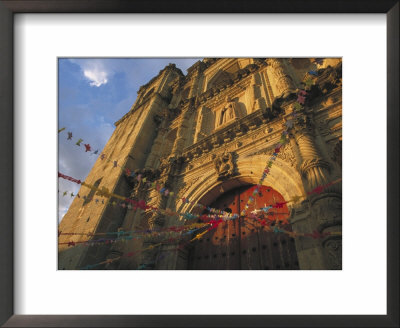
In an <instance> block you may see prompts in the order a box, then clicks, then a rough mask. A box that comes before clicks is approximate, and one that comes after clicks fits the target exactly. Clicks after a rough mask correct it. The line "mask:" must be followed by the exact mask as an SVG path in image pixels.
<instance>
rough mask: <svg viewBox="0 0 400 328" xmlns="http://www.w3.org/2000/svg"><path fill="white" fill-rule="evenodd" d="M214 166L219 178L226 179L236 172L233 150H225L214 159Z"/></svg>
mask: <svg viewBox="0 0 400 328" xmlns="http://www.w3.org/2000/svg"><path fill="white" fill-rule="evenodd" d="M214 167H215V170H216V171H217V174H218V180H225V179H228V178H229V177H231V176H233V175H234V174H235V168H236V167H235V161H234V153H233V152H228V153H226V152H224V153H223V154H222V155H220V156H217V157H216V158H215V159H214Z"/></svg>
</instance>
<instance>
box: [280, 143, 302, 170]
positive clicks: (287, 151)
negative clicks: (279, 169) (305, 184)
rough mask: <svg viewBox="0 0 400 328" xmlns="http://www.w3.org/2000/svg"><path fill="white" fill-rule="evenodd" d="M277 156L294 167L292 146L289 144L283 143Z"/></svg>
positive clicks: (294, 157)
mask: <svg viewBox="0 0 400 328" xmlns="http://www.w3.org/2000/svg"><path fill="white" fill-rule="evenodd" d="M278 158H280V159H282V160H284V161H285V162H286V163H288V164H289V165H290V166H292V167H296V164H297V162H296V156H295V155H294V153H293V150H292V147H291V146H289V145H285V146H284V147H282V148H281V151H280V152H279V154H278Z"/></svg>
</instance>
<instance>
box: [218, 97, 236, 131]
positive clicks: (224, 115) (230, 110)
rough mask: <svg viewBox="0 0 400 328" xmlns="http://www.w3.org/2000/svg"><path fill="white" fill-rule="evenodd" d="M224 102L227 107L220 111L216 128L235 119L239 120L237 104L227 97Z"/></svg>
mask: <svg viewBox="0 0 400 328" xmlns="http://www.w3.org/2000/svg"><path fill="white" fill-rule="evenodd" d="M226 102H227V105H226V106H225V107H224V108H223V109H222V110H221V115H220V119H219V120H218V124H217V126H221V125H224V124H225V123H227V122H229V121H231V120H233V119H235V118H239V110H238V108H237V106H238V104H237V103H236V102H234V101H232V100H231V99H230V98H229V97H226Z"/></svg>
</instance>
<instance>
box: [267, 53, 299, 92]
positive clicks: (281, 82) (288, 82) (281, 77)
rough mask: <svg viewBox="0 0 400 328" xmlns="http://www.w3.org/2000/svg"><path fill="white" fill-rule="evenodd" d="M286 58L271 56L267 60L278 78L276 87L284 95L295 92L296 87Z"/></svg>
mask: <svg viewBox="0 0 400 328" xmlns="http://www.w3.org/2000/svg"><path fill="white" fill-rule="evenodd" d="M283 60H284V59H279V58H270V59H268V60H267V63H268V65H270V66H271V68H272V73H273V75H274V76H275V78H276V87H277V88H278V91H279V93H280V94H283V95H284V96H286V95H288V94H289V93H291V92H293V91H294V90H295V89H296V87H295V86H294V83H293V79H292V78H291V77H290V75H289V72H288V71H287V69H286V67H285V64H284V63H283Z"/></svg>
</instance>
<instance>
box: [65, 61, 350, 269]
mask: <svg viewBox="0 0 400 328" xmlns="http://www.w3.org/2000/svg"><path fill="white" fill-rule="evenodd" d="M341 67H342V66H341V59H340V58H325V59H322V60H319V61H318V62H317V63H316V62H315V61H314V60H313V59H311V58H254V59H253V58H206V59H203V60H201V61H198V62H197V63H195V64H194V65H193V66H191V67H190V68H189V69H188V70H187V74H186V75H185V74H183V73H182V72H181V71H180V70H179V69H178V68H177V67H175V65H174V64H170V65H168V66H167V67H165V68H164V69H163V70H161V71H160V72H159V74H158V75H157V76H155V77H154V78H153V79H152V80H150V81H149V82H148V83H147V84H146V85H144V86H142V87H141V88H140V89H139V91H138V96H137V99H136V101H135V103H134V104H133V106H132V107H131V109H130V110H129V112H128V113H127V114H126V115H124V116H123V117H122V118H121V119H120V120H119V121H117V122H116V123H115V125H116V128H115V131H114V133H113V135H112V136H111V138H110V140H109V141H108V143H107V144H106V146H105V148H104V149H103V152H102V155H103V157H102V156H99V158H98V159H97V161H96V163H95V165H94V166H93V168H92V170H91V172H90V173H89V175H88V176H87V179H86V180H85V183H87V184H88V185H90V186H93V188H88V187H87V186H85V185H82V187H81V189H80V191H79V194H80V196H81V197H80V198H77V197H76V198H75V199H74V201H73V202H72V204H71V206H70V208H69V210H68V212H67V213H66V214H65V216H64V218H63V220H62V221H61V223H60V225H59V233H60V234H59V243H60V245H59V261H58V266H59V269H66V270H68V269H73V270H74V269H81V268H85V267H86V268H90V266H91V265H93V264H96V263H102V264H101V265H98V266H96V267H93V269H101V270H104V269H113V270H116V269H117V270H136V269H156V270H169V269H183V270H186V269H187V270H190V269H193V270H212V269H219V270H223V269H231V270H239V269H263V270H282V269H287V270H296V269H324V270H325V269H326V270H338V269H339V270H340V269H341V268H342V237H341V231H342V230H341V229H342V197H341V182H340V181H341V175H342V173H341V172H342V158H341V154H342V76H341ZM307 81H308V82H307ZM307 83H308V85H307ZM306 85H307V96H306V100H305V102H304V105H303V106H301V110H296V108H295V105H296V100H297V99H298V93H299V90H303V89H305V86H306ZM295 111H296V116H293V112H295ZM288 120H293V122H294V123H293V125H292V126H290V129H288V130H287V126H288V125H287V122H288ZM285 129H286V130H287V133H288V135H287V136H288V139H287V140H288V141H287V142H286V143H284V144H283V145H282V147H281V148H280V151H279V153H278V154H277V156H276V159H275V160H274V163H273V166H272V167H270V169H269V173H268V176H267V178H266V179H265V180H264V181H263V183H262V185H259V181H260V177H261V176H262V174H263V172H264V170H265V167H266V163H267V161H268V158H269V156H270V155H271V154H272V153H274V149H275V145H276V144H277V143H278V142H279V140H280V138H281V135H282V132H283V131H285ZM107 159H108V160H107ZM117 165H118V167H116V166H117ZM131 173H133V174H131ZM138 177H140V179H138ZM333 182H334V183H333ZM155 186H162V189H161V192H160V189H159V188H158V187H155ZM322 187H323V188H322ZM101 188H103V190H108V191H110V192H112V193H114V194H116V195H122V196H123V197H126V198H128V199H132V200H135V201H137V202H138V201H144V203H145V204H146V205H147V206H146V207H143V208H137V207H133V208H132V207H131V206H129V207H127V206H118V204H117V205H116V204H115V203H116V202H113V199H112V198H110V197H104V193H103V194H102V193H101V192H99V190H102V189H101ZM104 188H105V189H104ZM318 188H320V189H319V191H318V192H313V191H314V190H318ZM96 190H97V192H96ZM164 190H165V191H167V192H164ZM83 195H85V198H83V197H82V196H83ZM96 198H98V199H101V201H100V202H97V201H95V199H96ZM249 199H251V200H252V204H251V207H250V209H249V211H250V210H253V211H255V213H256V212H257V209H258V208H265V207H266V206H268V205H270V204H282V205H281V206H280V207H279V208H273V209H272V210H271V211H269V212H268V213H267V214H268V215H272V216H273V215H275V217H276V218H279V219H277V220H276V221H274V219H272V220H270V221H269V222H274V223H275V222H281V221H280V220H282V221H286V223H287V224H286V225H285V226H284V228H285V229H286V230H285V231H286V232H287V233H276V232H277V231H278V232H279V231H280V230H279V229H277V228H276V226H275V227H273V226H272V227H271V226H267V227H266V226H265V225H263V224H262V221H261V220H252V219H250V218H247V217H246V216H243V215H240V214H241V213H243V211H246V209H247V207H246V204H248V203H249ZM292 200H296V201H292ZM198 204H202V205H203V206H201V207H199V206H198ZM155 208H157V209H158V210H154V209H155ZM215 209H217V210H220V211H221V213H230V214H232V215H233V214H236V215H237V216H236V217H235V216H234V218H235V219H232V220H227V221H224V222H222V223H220V224H218V227H217V228H216V229H208V230H210V231H208V230H206V231H202V230H199V231H200V232H201V233H204V234H202V237H201V238H198V239H196V240H193V237H194V236H196V233H198V232H193V234H182V233H181V234H180V238H176V233H175V234H174V238H172V237H171V236H172V232H171V235H170V236H168V235H167V237H166V236H165V235H162V234H158V235H152V234H150V236H151V237H150V238H131V239H128V240H123V241H121V242H110V243H108V242H104V240H103V241H102V242H100V241H99V242H98V243H95V244H94V245H91V246H87V245H86V246H85V245H83V244H79V242H81V241H84V240H87V239H88V236H92V237H89V239H90V238H91V239H92V240H95V239H98V238H99V236H102V235H103V236H107V233H109V232H116V231H120V232H124V231H144V232H146V231H170V230H168V228H171V227H174V228H176V227H178V228H179V227H183V226H185V225H188V224H193V223H196V222H197V223H199V224H200V223H201V220H198V221H196V220H190V218H191V216H190V215H188V216H184V215H180V214H183V213H189V214H191V215H192V217H196V216H199V217H200V216H201V215H207V214H210V210H211V212H213V211H214V210H215ZM169 213H170V215H169ZM177 213H178V214H177ZM264 222H265V221H264ZM274 223H273V224H274ZM275 228H276V229H275ZM274 229H275V230H274ZM171 231H172V230H171ZM274 231H275V232H274ZM73 232H77V233H80V234H68V233H73ZM85 234H86V235H85ZM71 242H72V243H73V244H74V246H73V247H71V245H68V244H67V243H71Z"/></svg>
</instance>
